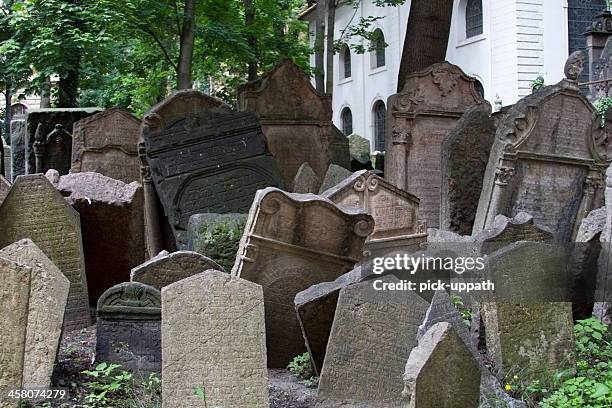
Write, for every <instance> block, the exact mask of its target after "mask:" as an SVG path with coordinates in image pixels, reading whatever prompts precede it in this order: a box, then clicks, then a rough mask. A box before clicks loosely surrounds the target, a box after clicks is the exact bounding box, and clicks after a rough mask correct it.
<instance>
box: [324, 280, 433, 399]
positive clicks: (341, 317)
mask: <svg viewBox="0 0 612 408" xmlns="http://www.w3.org/2000/svg"><path fill="white" fill-rule="evenodd" d="M383 283H385V284H392V285H398V284H401V282H400V281H399V280H398V279H397V278H396V277H394V276H392V275H387V276H385V277H383V278H380V279H376V280H370V281H364V282H361V283H357V284H354V285H351V286H348V287H346V288H344V289H342V290H341V291H340V296H339V298H338V305H337V307H336V315H335V318H334V324H333V326H332V331H331V334H330V337H329V343H328V346H327V352H326V355H325V360H324V362H323V369H322V370H321V376H320V380H319V389H318V392H317V404H316V406H317V407H320V408H325V407H339V406H349V407H361V406H363V407H371V406H380V407H395V406H402V405H401V404H402V403H403V402H404V398H402V389H403V382H402V376H403V373H404V368H405V366H406V360H407V359H408V356H409V355H410V351H411V350H412V348H413V347H415V346H416V345H417V341H416V335H417V329H418V327H419V325H420V324H421V322H422V321H423V318H424V317H425V313H426V311H427V307H428V303H427V302H426V301H425V300H423V299H422V298H421V297H420V296H419V295H417V294H416V293H415V292H413V291H409V290H405V291H403V290H393V291H385V290H376V289H375V288H376V285H379V284H380V285H382V284H383ZM349 339H350V340H349Z"/></svg>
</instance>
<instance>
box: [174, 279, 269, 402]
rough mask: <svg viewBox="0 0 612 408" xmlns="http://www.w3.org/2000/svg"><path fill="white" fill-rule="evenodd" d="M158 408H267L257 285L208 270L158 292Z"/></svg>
mask: <svg viewBox="0 0 612 408" xmlns="http://www.w3.org/2000/svg"><path fill="white" fill-rule="evenodd" d="M162 377H163V379H164V381H163V385H162V387H163V388H162V401H163V405H162V406H163V408H192V407H193V408H196V407H197V408H200V407H202V406H203V401H202V400H201V399H200V397H198V396H197V395H196V394H195V392H194V389H196V388H199V389H200V390H202V391H203V392H204V393H205V394H206V397H207V404H208V406H209V407H227V408H230V407H236V408H239V407H240V408H242V407H244V408H246V407H249V408H267V407H268V406H269V404H268V373H267V370H266V339H265V327H264V305H263V292H262V288H261V286H259V285H257V284H254V283H252V282H248V281H246V280H244V279H240V278H236V277H232V276H230V275H228V274H226V273H224V272H220V271H213V270H209V271H206V272H204V273H201V274H198V275H195V276H192V277H190V278H187V279H183V280H181V281H179V282H176V283H173V284H172V285H169V286H166V287H164V288H163V289H162Z"/></svg>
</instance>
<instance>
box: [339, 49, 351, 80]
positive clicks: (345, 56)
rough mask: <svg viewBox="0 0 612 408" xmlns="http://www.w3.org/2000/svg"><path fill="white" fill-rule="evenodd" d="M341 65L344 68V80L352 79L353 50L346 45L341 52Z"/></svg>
mask: <svg viewBox="0 0 612 408" xmlns="http://www.w3.org/2000/svg"><path fill="white" fill-rule="evenodd" d="M340 65H341V66H342V74H343V76H342V78H343V79H344V78H350V77H351V49H350V48H349V47H348V45H346V44H345V45H344V46H343V47H342V51H341V52H340Z"/></svg>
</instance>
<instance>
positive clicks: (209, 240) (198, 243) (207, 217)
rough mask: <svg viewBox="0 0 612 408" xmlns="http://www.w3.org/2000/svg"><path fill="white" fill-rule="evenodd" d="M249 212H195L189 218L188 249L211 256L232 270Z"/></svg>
mask: <svg viewBox="0 0 612 408" xmlns="http://www.w3.org/2000/svg"><path fill="white" fill-rule="evenodd" d="M246 221H247V214H195V215H192V216H191V218H189V244H188V247H187V249H188V250H190V251H195V252H197V253H200V254H202V255H204V256H207V257H209V258H210V259H212V260H213V261H215V262H216V263H218V264H219V265H220V266H221V267H222V268H223V269H218V268H215V269H218V270H225V271H231V270H232V266H234V262H235V261H236V254H237V253H238V245H239V243H240V238H241V237H242V233H243V232H244V225H245V224H246Z"/></svg>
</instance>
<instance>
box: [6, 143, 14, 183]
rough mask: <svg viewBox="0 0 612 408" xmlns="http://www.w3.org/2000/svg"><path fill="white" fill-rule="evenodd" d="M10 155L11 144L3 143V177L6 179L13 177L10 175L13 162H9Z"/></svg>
mask: <svg viewBox="0 0 612 408" xmlns="http://www.w3.org/2000/svg"><path fill="white" fill-rule="evenodd" d="M11 157H12V153H11V146H6V145H4V177H5V178H6V179H7V180H12V179H13V176H12V175H11V173H12V167H13V164H12V163H11Z"/></svg>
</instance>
